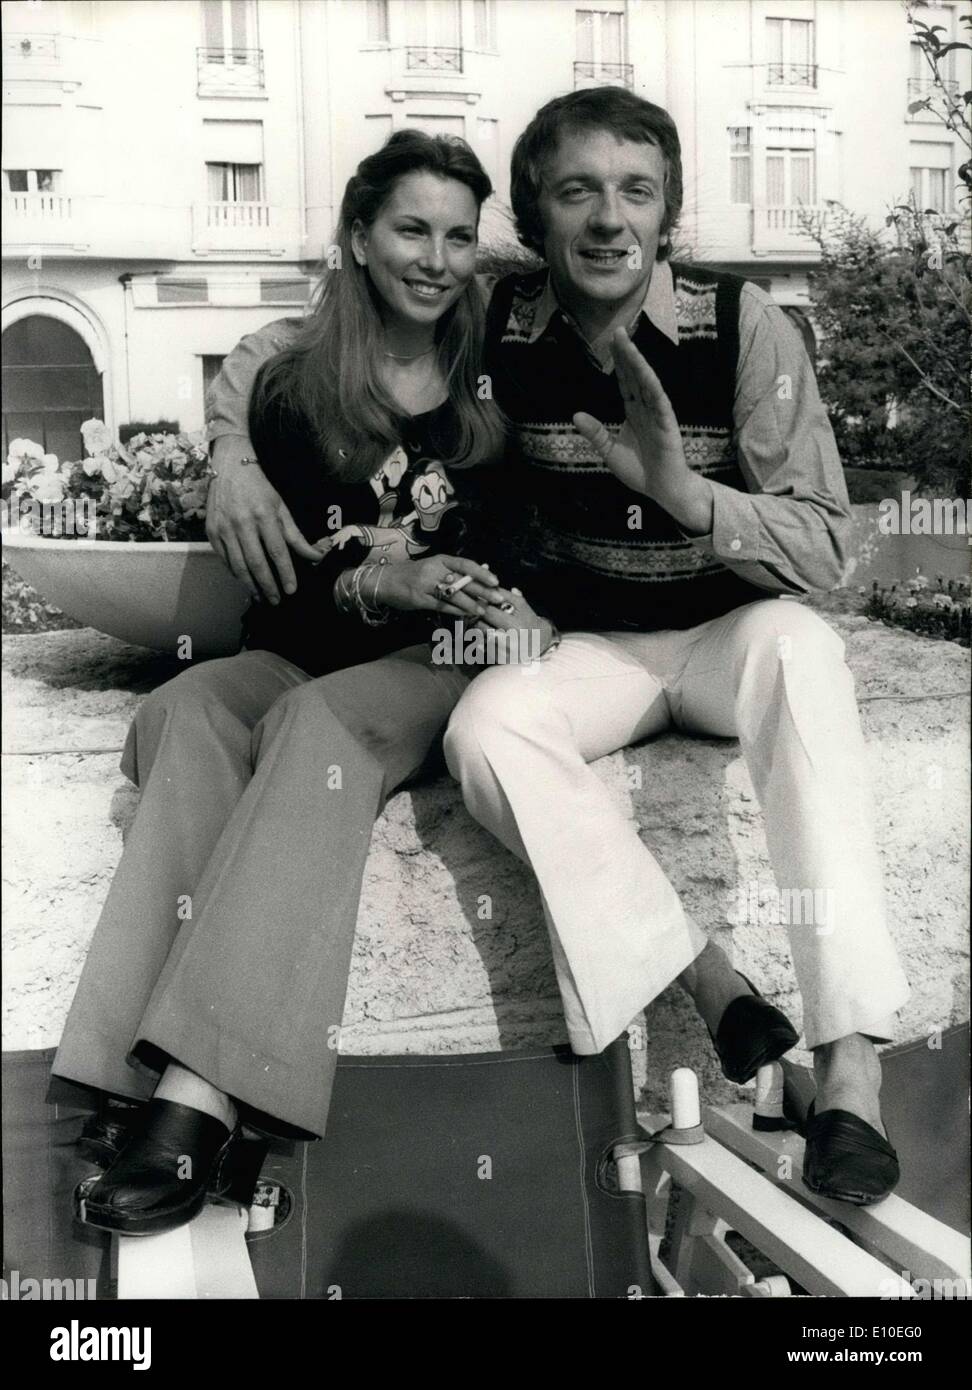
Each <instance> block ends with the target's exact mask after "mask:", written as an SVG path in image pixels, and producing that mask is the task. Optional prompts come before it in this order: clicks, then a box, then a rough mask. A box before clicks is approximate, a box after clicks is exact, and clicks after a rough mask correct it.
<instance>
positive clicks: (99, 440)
mask: <svg viewBox="0 0 972 1390" xmlns="http://www.w3.org/2000/svg"><path fill="white" fill-rule="evenodd" d="M81 437H82V438H83V439H84V447H85V452H86V453H89V454H103V453H104V452H105V450H106V449H109V448H110V447H111V430H110V429H109V428H108V426H107V425H106V424H105V422H104V421H103V420H85V422H84V424H83V425H82V426H81Z"/></svg>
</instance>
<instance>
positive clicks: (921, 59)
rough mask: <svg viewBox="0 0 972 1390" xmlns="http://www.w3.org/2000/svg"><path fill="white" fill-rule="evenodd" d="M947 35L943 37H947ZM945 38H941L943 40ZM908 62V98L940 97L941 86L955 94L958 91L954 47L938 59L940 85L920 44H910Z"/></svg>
mask: <svg viewBox="0 0 972 1390" xmlns="http://www.w3.org/2000/svg"><path fill="white" fill-rule="evenodd" d="M947 37H948V36H947V35H946V36H945V39H947ZM944 41H945V40H943V42H944ZM910 50H911V51H910V53H909V64H908V100H909V101H921V100H923V99H924V98H925V97H934V96H938V97H940V96H941V95H942V88H944V89H945V91H947V92H949V93H950V94H951V95H953V96H954V95H955V93H956V92H957V91H958V82H957V80H956V77H955V49H954V48H953V49H951V50H950V52H948V53H946V54H945V55H944V57H943V58H941V59H940V60H939V65H938V71H939V75H940V76H941V79H942V87H938V86H937V85H936V82H935V78H934V76H933V75H932V69H931V64H930V63H929V62H928V59H927V58H926V57H925V55H924V53H923V52H922V48H921V44H919V43H913V44H911V45H910Z"/></svg>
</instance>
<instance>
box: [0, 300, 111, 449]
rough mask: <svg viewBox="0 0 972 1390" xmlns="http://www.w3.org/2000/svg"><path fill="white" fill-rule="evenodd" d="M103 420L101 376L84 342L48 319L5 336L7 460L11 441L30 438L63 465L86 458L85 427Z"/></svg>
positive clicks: (31, 320)
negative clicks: (55, 456) (89, 422)
mask: <svg viewBox="0 0 972 1390" xmlns="http://www.w3.org/2000/svg"><path fill="white" fill-rule="evenodd" d="M92 416H95V417H97V418H98V419H99V420H103V419H104V393H103V390H102V382H101V374H100V373H99V371H98V369H97V367H96V366H95V363H94V359H93V358H92V356H91V352H90V350H89V348H88V345H87V344H86V343H85V341H84V339H83V338H82V337H81V336H80V335H79V334H78V333H76V332H75V331H74V329H73V328H71V327H70V326H69V325H68V324H66V323H62V322H61V320H60V319H55V318H51V317H50V316H49V315H47V314H30V315H28V316H27V317H26V318H22V319H18V320H17V322H16V323H12V324H11V325H10V327H9V328H7V329H5V330H4V333H3V457H4V458H6V456H7V450H8V448H9V446H10V441H11V440H12V439H18V438H19V439H32V440H34V441H35V443H37V444H42V445H43V447H44V449H45V451H46V452H47V453H50V454H56V455H57V457H58V458H59V459H61V460H65V459H69V460H74V459H79V458H82V457H83V455H84V443H83V440H82V438H81V422H82V421H83V420H90V419H91V418H92Z"/></svg>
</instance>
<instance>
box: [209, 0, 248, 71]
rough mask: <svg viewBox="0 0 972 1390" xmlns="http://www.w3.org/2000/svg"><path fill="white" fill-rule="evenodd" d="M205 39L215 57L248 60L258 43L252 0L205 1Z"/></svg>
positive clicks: (238, 61) (239, 61)
mask: <svg viewBox="0 0 972 1390" xmlns="http://www.w3.org/2000/svg"><path fill="white" fill-rule="evenodd" d="M202 8H203V38H204V42H205V45H206V48H207V50H208V51H209V54H210V55H211V57H212V58H213V59H218V58H220V57H225V59H226V61H228V62H231V63H232V62H237V63H247V62H249V61H250V57H251V54H252V50H253V49H255V48H258V47H259V44H258V42H257V27H256V6H255V5H253V4H252V3H251V0H203V7H202Z"/></svg>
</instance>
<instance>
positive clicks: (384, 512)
mask: <svg viewBox="0 0 972 1390" xmlns="http://www.w3.org/2000/svg"><path fill="white" fill-rule="evenodd" d="M369 481H370V484H371V488H372V490H373V491H374V493H375V496H376V497H377V498H378V521H377V523H376V524H375V525H371V526H369V525H364V524H361V523H357V524H354V525H351V526H342V527H341V529H340V530H339V531H335V532H334V533H333V535H330V536H326V537H321V539H320V540H318V541H316V542H315V547H316V548H317V549H319V550H320V552H321V554H322V555H328V554H330V552H331V551H332V550H343V549H344V547H345V546H346V545H348V544H349V542H351V541H357V542H358V543H359V544H360V545H361V546H363V547H364V550H365V558H366V559H368V560H371V561H378V562H379V563H393V562H396V561H399V560H411V559H413V558H414V557H415V556H417V555H424V554H425V553H426V551H428V550H429V548H430V540H428V539H426V537H431V535H433V534H434V533H435V532H436V531H438V529H439V526H440V525H441V523H442V518H443V517H444V516H445V514H446V512H448V511H450V510H451V509H452V508H453V507H455V506H456V501H455V492H454V489H453V487H452V484H451V483H450V482H449V479H448V478H447V477H446V472H445V468H444V467H443V465H442V464H441V463H439V462H437V461H435V460H433V459H418V460H417V461H416V462H415V463H412V462H410V460H409V457H408V455H407V454H406V452H405V450H404V449H403V448H402V447H401V445H399V446H398V447H397V448H396V449H395V450H394V451H393V452H392V453H391V454H389V456H388V458H387V459H386V460H385V461H384V463H383V464H382V465H381V467H380V468H379V469H378V470H377V471H376V472H375V473H374V474H373V475H372V477H371V478H370V480H369ZM403 485H407V488H408V493H407V498H408V501H407V503H406V502H405V501H404V499H402V490H403ZM399 506H402V508H403V509H404V508H405V507H406V506H407V507H408V508H409V509H408V510H407V511H405V513H404V515H401V516H397V517H396V515H395V512H396V510H397V509H398V508H399Z"/></svg>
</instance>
